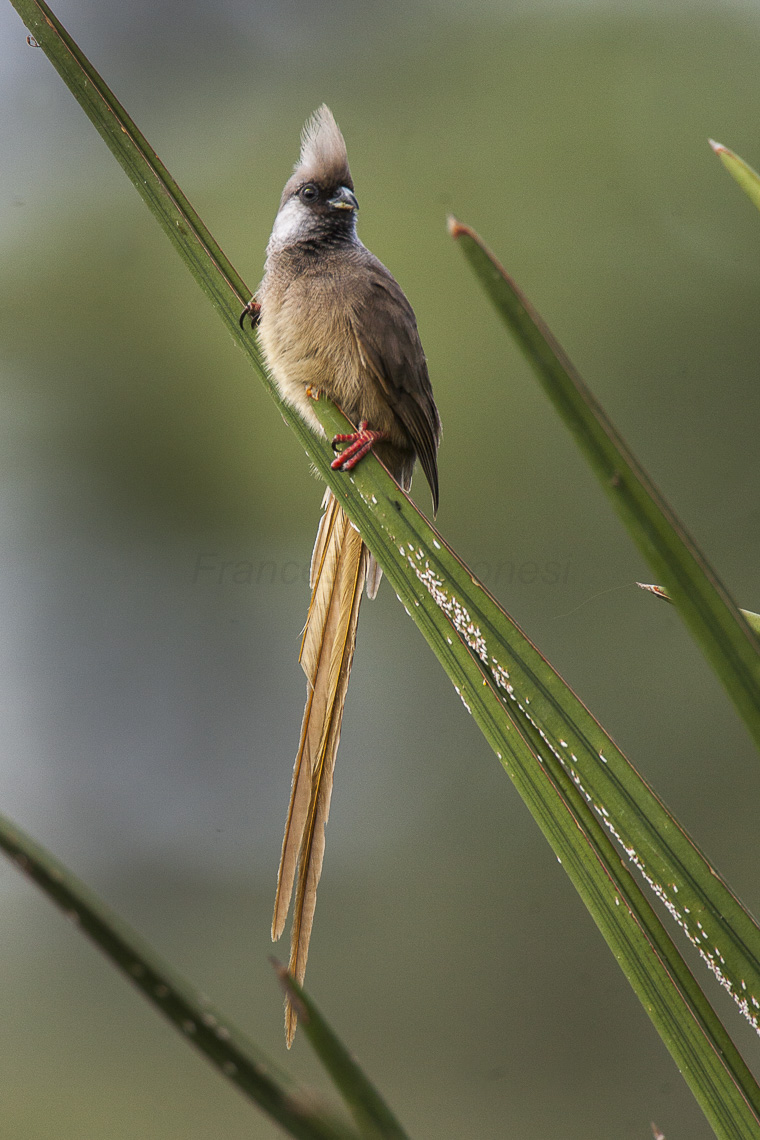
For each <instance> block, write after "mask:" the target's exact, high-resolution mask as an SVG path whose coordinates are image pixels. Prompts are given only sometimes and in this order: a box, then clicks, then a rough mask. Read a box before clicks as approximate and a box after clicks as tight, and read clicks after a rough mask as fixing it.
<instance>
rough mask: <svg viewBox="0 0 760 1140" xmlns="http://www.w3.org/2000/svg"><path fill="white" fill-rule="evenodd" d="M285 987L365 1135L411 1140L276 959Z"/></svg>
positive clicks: (309, 1000)
mask: <svg viewBox="0 0 760 1140" xmlns="http://www.w3.org/2000/svg"><path fill="white" fill-rule="evenodd" d="M272 961H273V963H274V966H275V968H276V970H277V974H278V977H279V979H280V981H281V983H282V986H283V988H284V990H285V991H286V993H287V994H288V996H289V998H290V1000H291V1001H292V1002H293V1003H294V1006H295V1008H296V1009H297V1010H298V1023H299V1025H300V1026H301V1030H302V1032H303V1033H305V1034H306V1036H307V1037H308V1039H309V1042H310V1044H311V1046H312V1048H313V1049H314V1052H315V1053H316V1054H317V1056H318V1057H319V1059H320V1061H321V1062H322V1064H323V1065H324V1067H325V1069H326V1070H327V1072H328V1073H329V1074H330V1076H331V1077H332V1079H333V1080H334V1082H335V1085H336V1087H337V1088H338V1089H339V1090H340V1092H341V1094H342V1096H343V1099H344V1100H345V1102H346V1104H347V1105H348V1107H349V1108H350V1109H351V1111H352V1113H353V1114H354V1116H355V1118H356V1122H357V1124H358V1125H359V1127H360V1128H361V1129H362V1131H363V1132H364V1133H367V1134H368V1135H370V1136H372V1137H375V1138H376V1140H408V1137H407V1134H406V1132H404V1129H403V1128H402V1127H401V1125H400V1124H399V1122H398V1120H397V1119H396V1117H395V1116H394V1115H393V1113H392V1112H391V1110H390V1109H389V1108H388V1105H387V1104H386V1103H385V1101H384V1100H383V1098H382V1097H381V1096H380V1093H379V1092H378V1091H377V1089H376V1088H375V1086H374V1085H373V1084H372V1082H371V1081H369V1080H367V1077H366V1076H365V1075H364V1073H363V1072H362V1070H361V1069H360V1068H359V1066H358V1064H357V1063H356V1059H355V1058H354V1057H353V1056H352V1055H351V1053H349V1051H348V1049H346V1047H345V1045H344V1044H343V1042H342V1041H341V1040H340V1039H339V1038H338V1037H337V1036H336V1034H335V1032H334V1031H333V1030H332V1029H331V1027H330V1026H329V1025H328V1024H327V1022H326V1021H325V1019H324V1017H323V1016H322V1014H321V1013H320V1012H319V1010H318V1009H317V1007H316V1005H315V1003H314V1002H313V1001H312V999H311V998H310V997H309V996H308V994H306V993H305V991H304V990H303V989H302V988H301V986H299V984H298V982H297V981H296V979H295V978H294V977H293V975H292V974H290V973H288V971H287V970H286V969H285V967H284V966H281V965H280V964H279V963H278V962H276V961H275V960H274V959H272Z"/></svg>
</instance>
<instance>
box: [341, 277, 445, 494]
mask: <svg viewBox="0 0 760 1140" xmlns="http://www.w3.org/2000/svg"><path fill="white" fill-rule="evenodd" d="M373 261H374V259H373ZM353 329H354V335H355V337H356V339H357V343H358V345H359V348H360V351H361V354H362V357H363V358H364V360H365V361H366V364H367V367H368V368H369V369H370V371H371V372H372V375H373V376H374V377H375V379H376V380H377V382H378V384H379V386H380V388H381V390H382V392H383V395H384V396H385V399H386V400H387V402H388V404H389V405H390V407H391V408H392V410H393V412H394V414H395V415H396V417H397V418H398V420H399V421H400V423H401V424H402V426H403V427H404V428H405V430H406V432H407V433H408V435H409V438H410V440H411V442H412V445H413V446H414V450H415V451H416V452H417V456H418V458H419V461H420V463H421V465H422V470H423V471H424V472H425V477H426V479H427V481H428V483H429V484H430V491H431V494H432V496H433V509H434V510H437V509H438V463H437V459H436V452H437V450H438V440H439V438H440V434H441V423H440V419H439V418H438V412H437V410H436V406H435V403H434V401H433V390H432V387H431V385H430V377H429V376H428V370H427V362H426V360H425V354H424V352H423V350H422V345H421V344H420V338H419V334H418V333H417V321H416V320H415V316H414V311H413V309H412V307H411V305H410V304H409V302H408V301H407V299H406V297H405V296H404V293H403V292H402V290H401V287H400V286H399V285H398V283H397V282H396V281H395V279H394V278H393V277H392V276H391V274H390V273H389V272H388V270H387V269H385V267H384V266H383V265H381V264H380V262H376V265H375V267H373V270H372V272H371V274H370V278H369V286H368V288H367V289H366V291H365V293H364V295H363V298H362V301H361V303H360V307H359V309H358V311H357V314H356V320H355V321H354V322H353Z"/></svg>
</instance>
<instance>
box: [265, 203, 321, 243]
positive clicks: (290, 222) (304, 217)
mask: <svg viewBox="0 0 760 1140" xmlns="http://www.w3.org/2000/svg"><path fill="white" fill-rule="evenodd" d="M311 221H312V215H311V210H309V208H308V206H305V205H304V204H303V202H302V201H301V199H300V198H298V197H297V196H294V197H293V198H288V200H287V202H286V203H285V205H284V206H282V207H281V208H280V210H279V212H278V214H277V217H276V218H275V220H274V226H273V228H272V236H271V237H270V239H269V249H274V248H276V247H279V246H283V245H291V244H292V243H294V242H297V241H300V239H301V238H303V237H305V236H306V234H307V233H308V232H309V230H310V228H311Z"/></svg>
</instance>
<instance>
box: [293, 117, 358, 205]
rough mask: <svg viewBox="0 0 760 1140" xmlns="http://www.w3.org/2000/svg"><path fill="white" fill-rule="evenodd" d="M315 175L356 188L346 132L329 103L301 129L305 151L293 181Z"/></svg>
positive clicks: (335, 183)
mask: <svg viewBox="0 0 760 1140" xmlns="http://www.w3.org/2000/svg"><path fill="white" fill-rule="evenodd" d="M312 178H313V179H314V181H315V182H322V183H324V184H325V185H328V186H348V188H349V190H353V188H354V184H353V181H352V179H351V171H350V170H349V168H348V154H347V153H346V144H345V142H344V140H343V135H342V134H341V133H340V127H339V126H338V124H337V123H336V122H335V119H334V118H333V113H332V111H331V110H330V108H329V107H328V106H327V105H326V104H325V103H323V104H322V106H321V107H319V108H318V109H317V110H316V111H315V112H314V114H313V115H312V116H311V118H310V119H309V120H308V122H307V123H306V124H305V126H304V128H303V131H302V132H301V154H300V156H299V159H298V162H297V163H296V166H295V170H294V173H293V177H292V178H291V180H290V182H291V183H293V182H295V181H296V180H297V181H298V182H304V181H308V180H310V179H312Z"/></svg>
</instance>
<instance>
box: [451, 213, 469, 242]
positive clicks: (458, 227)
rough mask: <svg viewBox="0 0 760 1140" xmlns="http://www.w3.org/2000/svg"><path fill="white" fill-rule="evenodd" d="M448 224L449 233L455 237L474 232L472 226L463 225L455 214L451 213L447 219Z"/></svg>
mask: <svg viewBox="0 0 760 1140" xmlns="http://www.w3.org/2000/svg"><path fill="white" fill-rule="evenodd" d="M446 224H447V226H448V227H449V233H450V234H451V236H452V237H453V238H454V239H456V238H458V237H461V236H462V235H463V234H470V235H471V234H472V230H471V229H470V227H469V226H465V225H462V223H461V222H460V221H459V218H455V217H454V215H453V214H449V216H448V218H447V219H446Z"/></svg>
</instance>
